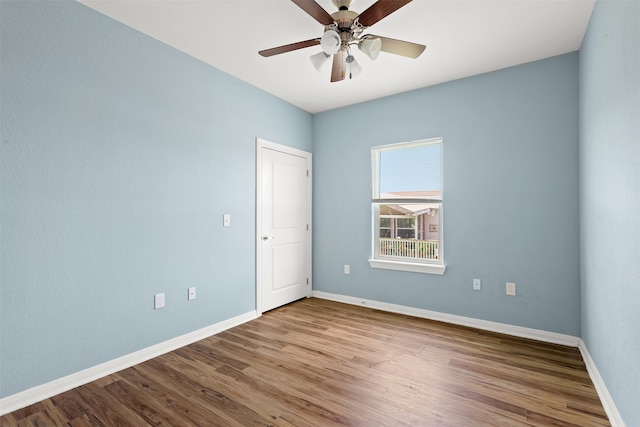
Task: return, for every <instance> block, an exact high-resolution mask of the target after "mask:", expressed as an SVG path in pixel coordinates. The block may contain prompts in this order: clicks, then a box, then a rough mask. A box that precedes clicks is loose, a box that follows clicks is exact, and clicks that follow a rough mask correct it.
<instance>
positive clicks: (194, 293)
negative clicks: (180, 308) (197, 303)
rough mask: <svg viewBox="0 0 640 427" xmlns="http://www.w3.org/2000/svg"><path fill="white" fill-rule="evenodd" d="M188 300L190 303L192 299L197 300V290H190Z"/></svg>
mask: <svg viewBox="0 0 640 427" xmlns="http://www.w3.org/2000/svg"><path fill="white" fill-rule="evenodd" d="M187 298H188V299H189V301H191V300H192V299H196V288H195V287H193V288H189V292H188V294H187Z"/></svg>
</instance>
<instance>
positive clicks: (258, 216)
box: [255, 138, 313, 316]
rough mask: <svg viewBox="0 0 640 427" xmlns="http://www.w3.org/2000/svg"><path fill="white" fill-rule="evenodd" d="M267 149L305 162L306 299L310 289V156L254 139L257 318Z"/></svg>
mask: <svg viewBox="0 0 640 427" xmlns="http://www.w3.org/2000/svg"><path fill="white" fill-rule="evenodd" d="M263 149H269V150H274V151H280V152H282V153H285V154H289V155H292V156H298V157H302V158H304V159H305V160H306V163H307V175H308V179H307V218H306V221H307V259H306V263H307V268H306V271H307V297H310V296H311V289H312V275H311V267H312V262H311V260H312V257H311V249H312V247H313V246H312V244H311V243H312V242H311V237H312V235H313V233H312V230H313V228H312V222H311V219H312V215H311V208H312V203H311V202H312V199H313V192H312V191H313V185H312V177H313V174H312V169H311V168H312V164H313V162H312V154H311V153H310V152H308V151H303V150H299V149H297V148H293V147H288V146H286V145H282V144H277V143H275V142H271V141H267V140H265V139H262V138H256V236H255V237H256V240H255V245H256V312H257V315H258V316H261V315H262V313H263V308H262V291H263V286H264V285H263V283H262V250H261V248H262V246H261V244H262V240H261V239H262V150H263Z"/></svg>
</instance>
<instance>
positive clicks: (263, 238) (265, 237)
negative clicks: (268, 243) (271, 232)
mask: <svg viewBox="0 0 640 427" xmlns="http://www.w3.org/2000/svg"><path fill="white" fill-rule="evenodd" d="M269 239H273V237H269V236H262V240H269Z"/></svg>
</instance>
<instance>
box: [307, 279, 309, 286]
mask: <svg viewBox="0 0 640 427" xmlns="http://www.w3.org/2000/svg"><path fill="white" fill-rule="evenodd" d="M308 284H309V278H308V277H307V285H308Z"/></svg>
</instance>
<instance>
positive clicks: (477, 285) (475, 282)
mask: <svg viewBox="0 0 640 427" xmlns="http://www.w3.org/2000/svg"><path fill="white" fill-rule="evenodd" d="M473 290H474V291H481V290H482V281H481V280H480V279H473Z"/></svg>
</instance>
